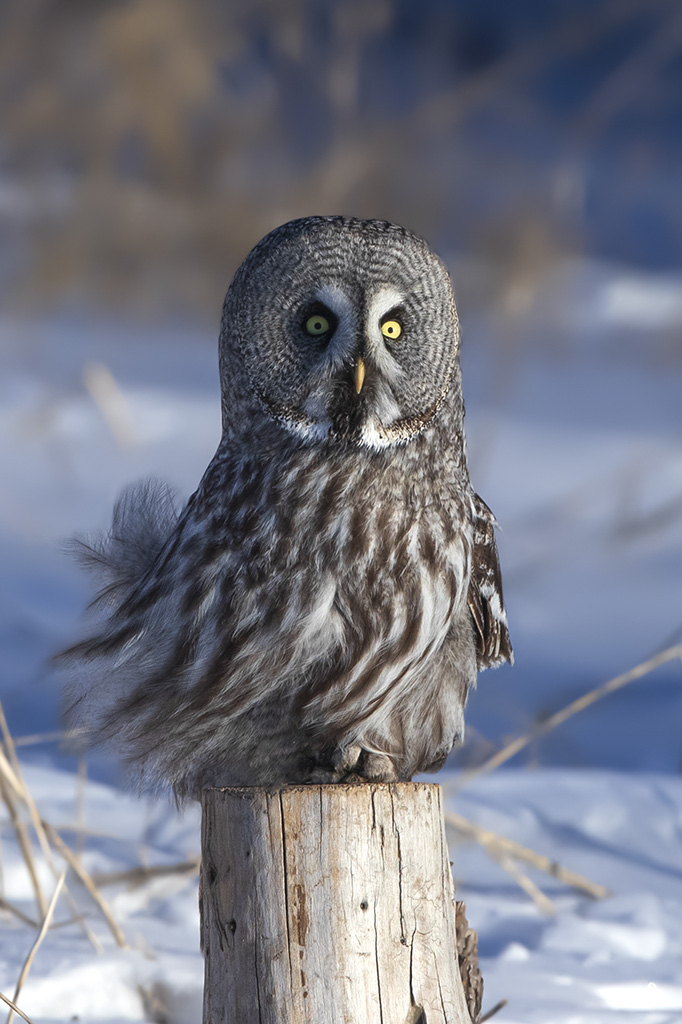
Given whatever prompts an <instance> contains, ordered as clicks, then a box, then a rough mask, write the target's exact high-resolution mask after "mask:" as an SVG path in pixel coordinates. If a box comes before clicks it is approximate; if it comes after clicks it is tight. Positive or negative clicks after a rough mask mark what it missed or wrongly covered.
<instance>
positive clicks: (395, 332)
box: [381, 320, 403, 341]
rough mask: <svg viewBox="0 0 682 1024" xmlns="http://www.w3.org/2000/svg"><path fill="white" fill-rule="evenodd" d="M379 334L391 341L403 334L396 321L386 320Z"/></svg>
mask: <svg viewBox="0 0 682 1024" xmlns="http://www.w3.org/2000/svg"><path fill="white" fill-rule="evenodd" d="M381 333H382V334H383V336H384V338H390V339H391V341H395V340H396V338H399V337H400V335H401V334H402V333H403V329H402V327H401V326H400V324H399V323H398V321H397V320H386V322H385V323H383V324H382V325H381Z"/></svg>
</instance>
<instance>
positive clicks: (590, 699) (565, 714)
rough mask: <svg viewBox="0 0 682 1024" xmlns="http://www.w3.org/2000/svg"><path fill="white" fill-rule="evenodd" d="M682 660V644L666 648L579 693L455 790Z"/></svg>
mask: <svg viewBox="0 0 682 1024" xmlns="http://www.w3.org/2000/svg"><path fill="white" fill-rule="evenodd" d="M678 658H679V659H682V644H677V645H675V647H668V648H667V650H665V651H661V652H660V654H657V655H655V656H654V657H653V658H649V660H648V661H643V662H642V664H641V665H636V666H635V667H634V668H632V669H630V671H629V672H624V673H623V674H622V675H620V676H616V677H615V678H614V679H609V681H608V682H607V683H604V684H603V685H602V686H598V687H597V688H596V689H594V690H590V691H589V692H588V693H585V694H583V696H582V697H578V699H577V700H574V701H572V702H571V703H570V704H568V705H567V706H566V707H565V708H562V709H561V711H557V712H555V714H553V715H550V716H549V718H547V719H546V720H545V721H544V722H541V723H540V724H539V725H537V726H535V728H533V729H531V730H530V732H527V733H525V734H524V735H523V736H519V737H517V739H515V740H513V741H512V742H511V743H509V744H507V746H506V747H503V748H502V750H500V751H498V752H497V754H494V755H493V757H491V758H489V759H488V760H487V761H484V762H483V764H481V765H479V766H478V767H477V768H472V769H471V770H470V771H466V772H462V775H461V777H460V779H459V780H458V781H457V782H456V783H455V785H456V788H457V789H461V788H462V787H463V786H466V785H467V784H468V783H469V782H471V781H472V779H476V778H478V776H479V775H487V774H488V773H489V772H492V771H494V770H495V769H496V768H499V766H500V765H501V764H504V763H505V762H506V761H509V760H510V759H511V758H512V757H514V756H515V755H516V754H518V753H519V752H520V751H521V750H523V749H524V748H525V747H527V746H528V745H529V744H530V743H532V742H533V741H534V740H536V739H539V737H540V736H544V735H545V734H546V733H548V732H550V731H551V730H552V729H556V727H557V726H558V725H562V724H563V723H564V722H565V721H567V719H569V718H571V717H572V716H573V715H576V714H578V712H579V711H584V710H585V708H588V707H590V706H591V705H592V704H596V702H597V701H598V700H601V699H602V698H603V697H607V696H608V695H609V694H610V693H614V692H615V691H616V690H620V689H621V687H623V686H627V684H628V683H632V682H634V681H635V680H636V679H641V678H642V676H646V675H648V674H649V673H650V672H653V671H654V670H655V669H657V668H659V667H660V666H661V665H665V664H666V662H668V661H675V660H676V659H678Z"/></svg>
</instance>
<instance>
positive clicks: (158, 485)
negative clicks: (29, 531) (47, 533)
mask: <svg viewBox="0 0 682 1024" xmlns="http://www.w3.org/2000/svg"><path fill="white" fill-rule="evenodd" d="M178 515H179V514H178V510H177V507H176V504H175V497H174V494H173V491H172V489H171V488H170V487H169V486H168V484H166V483H164V482H163V481H161V480H142V481H140V482H139V483H136V484H131V485H130V486H129V487H126V489H125V490H124V491H123V492H122V493H121V494H120V496H119V498H118V500H117V501H116V504H115V506H114V514H113V519H112V523H111V529H110V530H109V531H108V532H107V533H102V534H99V535H95V536H86V537H74V538H73V539H72V540H71V541H69V542H68V543H67V545H66V548H67V551H69V553H70V554H72V555H73V556H74V558H75V559H76V561H77V562H78V563H79V564H80V565H81V566H82V567H83V568H84V569H87V570H88V571H89V572H91V573H92V574H93V575H94V577H95V580H96V582H97V585H98V592H97V594H96V596H95V598H94V600H93V601H92V604H91V607H99V606H102V605H106V604H116V603H118V602H119V601H120V600H121V599H122V598H123V597H124V596H125V594H126V593H128V592H129V591H130V589H131V587H133V586H135V584H137V583H139V581H140V580H141V579H142V578H143V577H144V576H145V574H146V573H147V572H148V571H149V569H150V568H151V567H152V565H153V564H154V562H155V561H156V559H157V557H158V556H159V554H160V552H161V549H162V548H163V546H164V544H165V543H166V541H167V540H168V538H169V536H170V535H171V533H172V532H173V530H174V529H175V526H176V524H177V521H178Z"/></svg>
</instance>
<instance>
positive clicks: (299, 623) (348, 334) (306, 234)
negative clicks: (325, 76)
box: [61, 217, 512, 799]
mask: <svg viewBox="0 0 682 1024" xmlns="http://www.w3.org/2000/svg"><path fill="white" fill-rule="evenodd" d="M458 348H459V332H458V321H457V313H456V310H455V304H454V299H453V295H452V290H451V287H450V280H449V277H448V274H447V272H446V270H445V268H444V266H443V265H442V263H441V262H440V261H439V259H438V258H437V257H436V256H435V255H434V254H433V252H432V251H431V250H430V249H429V247H428V245H427V244H426V242H424V241H423V240H422V239H420V238H418V237H417V236H415V235H414V234H412V233H411V232H409V231H407V230H406V229H404V228H402V227H398V226H397V225H394V224H388V223H385V222H383V221H374V220H352V219H347V218H343V217H307V218H304V219H301V220H295V221H291V222H290V223H288V224H285V225H283V226H282V227H280V228H277V229H276V230H274V231H272V232H271V233H270V234H269V235H267V236H266V237H265V238H264V239H263V240H262V241H261V242H259V244H258V245H257V246H256V247H255V249H253V251H252V252H251V253H250V254H249V256H248V257H247V258H246V260H245V261H244V263H243V264H242V265H241V267H240V268H239V270H238V271H237V274H236V275H235V278H234V280H233V282H232V284H231V286H230V288H229V290H228V293H227V296H226V299H225V305H224V309H223V316H222V323H221V331H220V381H221V387H222V419H223V435H222V440H221V442H220V445H219V447H218V450H217V452H216V454H215V456H214V458H213V461H212V462H211V463H210V465H209V467H208V469H207V470H206V472H205V474H204V477H203V479H202V480H201V483H200V484H199V488H198V490H197V491H196V492H195V493H194V494H193V495H192V497H191V498H190V499H189V501H188V503H187V506H186V507H185V509H184V510H183V511H182V512H181V513H179V514H178V513H177V512H176V511H175V509H174V505H173V500H172V497H171V495H170V492H169V491H168V489H167V488H165V487H164V486H162V485H160V484H146V485H138V486H137V487H133V488H131V489H129V490H128V491H126V492H124V494H123V495H122V496H121V498H120V499H119V501H118V503H117V505H116V507H115V510H114V518H113V526H112V529H111V532H110V533H109V534H107V535H106V536H105V537H103V538H101V539H100V540H99V541H96V542H92V543H83V542H81V547H80V554H81V559H82V561H84V562H85V563H86V564H87V565H88V566H89V567H90V568H92V569H95V570H96V571H97V572H98V573H99V576H100V584H101V589H100V592H99V594H98V597H97V598H96V601H95V610H94V613H93V615H94V621H93V622H92V624H91V627H90V632H89V634H88V635H87V636H86V637H85V639H83V640H82V641H80V642H79V643H77V644H76V645H75V646H73V647H71V648H70V649H69V650H68V651H66V652H64V654H63V655H62V656H61V661H62V662H63V663H66V665H67V666H68V669H69V682H68V684H67V689H66V719H67V724H68V726H69V727H70V728H72V729H74V730H77V731H78V733H79V735H80V737H81V738H82V739H84V740H85V743H86V745H91V744H95V743H102V742H104V743H107V744H109V745H111V746H115V748H116V749H117V750H118V752H119V753H120V754H121V756H122V757H123V759H124V760H125V761H126V762H127V763H128V764H129V765H131V766H134V767H135V768H137V769H138V771H139V772H140V774H141V778H142V783H143V785H145V786H147V787H149V786H151V787H160V786H163V784H167V783H170V785H171V786H172V787H173V789H174V791H175V793H176V796H177V797H178V798H179V799H184V798H186V797H194V796H198V795H199V793H200V791H201V789H202V787H205V786H210V785H262V786H277V785H283V784H286V783H301V782H303V783H305V782H320V781H321V782H335V781H344V780H347V779H354V780H358V779H368V780H375V781H393V780H396V779H400V780H404V779H410V778H411V777H412V776H413V775H414V774H415V773H416V772H420V771H429V770H435V769H437V768H439V767H440V766H441V765H442V763H443V761H444V760H445V758H446V757H447V755H448V752H449V751H450V749H451V748H452V746H453V744H455V743H456V742H457V741H458V740H459V739H461V737H462V733H463V709H464V705H465V702H466V699H467V693H468V691H469V689H470V687H471V686H472V685H473V684H474V683H475V680H476V671H477V668H478V669H480V668H487V667H490V666H495V665H499V664H501V663H502V662H504V661H511V659H512V650H511V645H510V642H509V635H508V632H507V625H506V617H505V611H504V605H503V601H502V589H501V580H500V570H499V564H498V557H497V550H496V545H495V539H494V536H493V527H494V523H495V521H494V519H493V516H492V513H491V512H490V510H489V509H488V507H487V506H486V505H485V503H484V502H483V501H482V500H481V499H480V498H479V497H478V496H477V495H476V494H475V493H474V491H473V490H472V488H471V484H470V482H469V475H468V470H467V464H466V454H465V442H464V430H463V417H464V407H463V400H462V390H461V376H460V367H459V353H458Z"/></svg>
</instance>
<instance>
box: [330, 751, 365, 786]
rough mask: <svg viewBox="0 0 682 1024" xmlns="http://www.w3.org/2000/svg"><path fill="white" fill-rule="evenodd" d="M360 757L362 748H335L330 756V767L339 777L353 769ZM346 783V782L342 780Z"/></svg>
mask: <svg viewBox="0 0 682 1024" xmlns="http://www.w3.org/2000/svg"><path fill="white" fill-rule="evenodd" d="M361 755H362V747H359V746H358V745H357V744H351V745H350V746H348V747H337V748H336V750H335V751H334V753H333V754H332V766H333V768H334V769H335V771H336V772H338V773H339V774H340V775H344V774H345V773H346V772H349V771H350V770H351V769H352V768H355V767H356V765H357V763H358V761H359V760H360V757H361ZM344 781H346V780H344Z"/></svg>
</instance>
